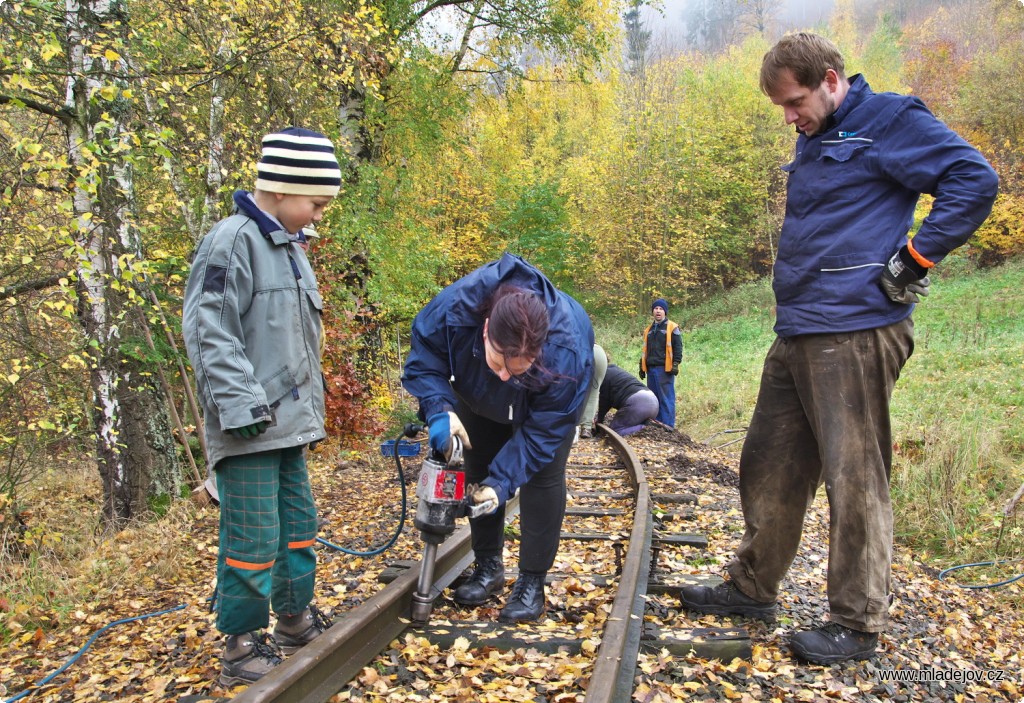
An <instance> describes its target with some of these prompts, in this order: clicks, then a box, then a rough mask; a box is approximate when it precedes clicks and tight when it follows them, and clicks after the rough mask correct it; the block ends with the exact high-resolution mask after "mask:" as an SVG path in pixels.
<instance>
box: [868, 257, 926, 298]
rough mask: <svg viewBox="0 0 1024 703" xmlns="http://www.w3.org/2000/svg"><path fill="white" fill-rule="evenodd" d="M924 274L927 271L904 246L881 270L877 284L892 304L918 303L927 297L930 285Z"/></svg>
mask: <svg viewBox="0 0 1024 703" xmlns="http://www.w3.org/2000/svg"><path fill="white" fill-rule="evenodd" d="M926 272H927V269H925V268H924V267H923V266H921V265H920V264H919V263H917V262H916V261H914V257H913V256H911V254H910V251H909V249H907V246H906V245H905V244H904V245H903V246H902V247H900V250H899V251H897V252H896V253H895V254H893V255H892V258H890V259H889V262H888V263H887V264H886V265H885V267H884V268H883V269H882V277H881V279H879V284H880V285H881V286H882V290H883V291H885V294H886V295H887V296H889V299H890V300H892V301H893V302H896V303H904V304H906V305H910V304H911V303H919V302H921V298H924V297H926V296H927V295H928V286H930V285H931V281H930V280H929V279H928V276H926V275H925V273H926Z"/></svg>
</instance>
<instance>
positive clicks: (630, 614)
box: [584, 425, 654, 703]
mask: <svg viewBox="0 0 1024 703" xmlns="http://www.w3.org/2000/svg"><path fill="white" fill-rule="evenodd" d="M600 428H601V430H602V431H603V432H604V433H605V436H606V437H607V439H608V442H609V444H611V445H612V448H613V449H614V450H615V452H616V453H617V454H618V455H619V458H620V459H621V460H622V463H623V464H625V465H626V472H627V473H628V474H629V477H630V482H631V483H632V484H633V495H634V498H635V503H634V508H633V529H632V532H631V533H630V537H629V547H628V551H627V553H626V561H625V563H624V564H623V567H622V575H621V576H620V578H619V588H618V591H617V593H616V595H615V600H614V601H613V602H612V610H611V613H610V614H609V616H608V622H607V623H606V624H605V629H604V633H603V634H602V635H601V646H600V648H599V649H598V651H597V659H596V660H595V661H594V672H593V674H592V675H591V677H590V683H589V685H588V686H587V695H586V698H585V699H584V700H585V703H613V702H615V703H620V702H621V703H626V702H628V701H630V700H631V699H632V697H633V674H634V670H635V668H636V660H637V655H638V654H639V651H640V637H641V635H642V634H643V622H644V603H645V601H644V596H645V595H646V592H647V578H648V574H649V573H650V564H651V537H652V534H653V531H654V520H653V517H652V513H651V503H650V500H651V496H650V489H649V487H648V485H647V478H646V476H645V475H644V470H643V467H641V465H640V461H639V459H637V457H636V454H635V453H634V452H633V450H632V449H631V448H630V446H629V445H628V444H626V442H625V440H623V438H622V437H620V436H619V435H618V434H616V433H615V432H614V431H613V430H611V429H609V428H608V427H606V426H604V425H600Z"/></svg>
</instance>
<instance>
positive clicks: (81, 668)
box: [0, 430, 1024, 703]
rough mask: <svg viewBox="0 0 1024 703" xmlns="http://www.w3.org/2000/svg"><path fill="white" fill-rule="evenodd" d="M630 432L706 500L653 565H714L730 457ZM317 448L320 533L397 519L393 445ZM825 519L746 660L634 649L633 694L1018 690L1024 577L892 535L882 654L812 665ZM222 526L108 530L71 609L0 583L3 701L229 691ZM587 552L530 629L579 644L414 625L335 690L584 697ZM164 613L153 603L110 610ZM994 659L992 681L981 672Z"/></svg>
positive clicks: (78, 568) (650, 697)
mask: <svg viewBox="0 0 1024 703" xmlns="http://www.w3.org/2000/svg"><path fill="white" fill-rule="evenodd" d="M631 443H632V444H633V446H634V447H635V448H636V449H637V453H638V455H639V456H640V457H641V459H642V461H643V462H644V465H645V468H646V469H647V471H648V472H649V473H650V475H651V476H652V477H654V476H657V475H658V473H659V472H667V473H670V474H673V475H675V476H676V477H677V478H681V479H682V480H683V482H684V483H685V485H686V487H687V490H688V491H689V492H692V493H694V494H696V495H697V496H698V500H699V506H698V509H697V510H695V511H694V513H693V516H692V517H691V518H690V519H689V520H687V521H686V522H685V523H684V524H683V525H682V529H684V530H685V531H689V532H701V533H703V534H705V535H707V537H708V538H709V546H708V548H707V549H706V550H693V549H689V548H678V549H677V550H667V551H666V552H663V553H662V554H661V555H660V557H659V567H660V568H661V569H663V570H675V571H680V572H685V573H706V574H716V575H718V574H720V573H721V571H722V567H723V565H724V564H725V563H726V562H727V561H728V559H729V556H730V555H731V553H732V550H733V549H734V548H735V546H736V543H737V542H738V540H739V537H740V534H741V532H742V518H741V515H740V512H739V503H738V497H737V494H736V488H735V482H736V466H735V455H733V454H726V453H723V452H716V451H714V450H710V449H707V448H706V447H702V446H699V445H695V444H693V443H691V442H689V441H688V440H687V439H686V438H685V437H684V436H682V435H678V434H669V433H666V432H663V431H660V430H645V431H644V432H643V433H641V434H640V435H637V436H635V437H634V438H631ZM601 451H602V450H601V444H600V442H599V440H592V441H585V442H581V443H580V445H579V446H578V447H577V450H576V452H575V458H574V461H579V462H581V463H584V462H586V461H594V458H593V457H594V456H597V455H599V454H600V452H601ZM311 465H312V469H313V475H314V490H315V493H316V496H317V501H318V505H319V508H320V511H321V514H322V516H323V530H322V532H321V537H322V538H324V539H325V540H327V541H329V542H331V543H332V544H335V545H339V546H344V547H347V548H349V549H353V550H367V549H368V548H371V547H374V546H376V545H378V544H380V543H382V542H383V541H384V540H386V539H387V538H388V537H389V536H390V535H391V533H392V532H393V530H394V528H395V525H396V519H397V517H398V514H399V509H398V508H399V506H400V485H399V482H398V481H397V478H396V476H395V468H394V465H393V463H388V462H385V461H383V460H382V459H381V458H380V457H379V456H369V455H367V456H365V457H349V458H348V459H347V460H345V461H337V460H335V459H328V458H327V457H325V456H320V455H314V456H313V457H312V461H311ZM417 465H418V460H415V459H413V460H407V461H406V463H405V467H406V469H407V472H408V473H414V471H415V468H416V466H417ZM410 490H411V487H410ZM591 490H593V489H591ZM48 491H49V492H48V495H47V499H46V501H45V503H42V504H41V505H40V507H39V508H37V509H35V511H34V513H33V514H32V515H30V516H29V517H28V519H29V521H30V523H31V524H32V525H36V526H44V525H50V526H59V525H60V524H61V519H62V516H67V515H72V514H80V513H82V512H85V513H86V514H88V513H95V512H96V511H97V507H96V505H97V500H98V495H99V486H98V484H97V483H96V482H95V481H94V480H93V479H92V477H91V475H89V474H84V475H83V476H82V477H81V479H80V480H76V481H73V482H64V483H62V484H58V485H56V486H52V487H50V488H49V489H48ZM410 500H411V496H410ZM76 511H77V513H76ZM827 519H828V512H827V504H826V503H825V501H824V498H820V499H819V500H818V501H817V502H816V503H815V505H814V508H813V510H812V513H811V514H810V515H809V517H808V520H807V524H806V530H805V537H804V544H803V546H802V549H801V551H800V554H799V556H798V558H797V561H796V563H795V564H794V565H793V568H792V570H791V572H790V576H789V579H788V580H787V582H786V584H785V586H784V592H783V595H782V598H781V611H780V617H779V619H778V621H777V622H776V623H774V624H771V625H765V624H761V623H758V622H756V621H743V624H745V625H747V626H748V628H749V630H750V632H751V635H752V639H753V642H754V655H753V658H752V659H751V660H750V661H739V660H737V661H733V662H719V661H708V660H702V659H698V658H681V657H672V656H668V655H667V654H665V653H660V654H659V653H652V654H647V655H642V656H641V659H640V668H641V670H642V674H641V675H640V677H639V681H638V686H637V689H636V694H635V700H637V701H641V702H643V703H648V702H654V701H675V700H723V699H725V700H740V701H754V700H764V701H768V700H778V701H787V700H801V701H834V700H850V701H883V700H894V701H1002V700H1006V701H1014V702H1017V701H1021V700H1022V696H1024V693H1022V690H1024V682H1022V680H1021V669H1022V666H1021V651H1022V650H1024V618H1022V614H1021V612H1020V611H1019V610H1017V609H1015V608H1014V603H1020V602H1021V585H1022V584H1024V581H1018V582H1017V583H1015V584H1012V585H1010V586H1007V587H1005V588H1002V589H999V590H998V591H990V590H967V589H963V588H960V587H958V586H956V585H954V584H951V583H949V582H947V581H939V580H937V579H936V575H937V574H936V571H935V570H934V569H933V568H931V567H930V566H928V565H927V564H922V563H920V562H919V560H918V559H917V558H916V557H915V555H913V554H911V553H908V552H906V551H904V550H902V549H900V548H897V550H896V559H895V564H894V566H893V577H894V591H895V599H894V603H893V606H892V610H891V617H892V624H891V628H890V630H889V632H888V633H886V634H885V635H884V636H883V637H882V639H881V645H880V652H879V656H878V657H876V658H875V659H873V660H871V661H869V662H858V663H854V664H847V665H835V666H831V667H817V666H806V665H801V664H800V663H798V662H797V661H796V660H794V659H792V658H791V656H790V654H789V651H788V648H787V646H786V638H787V636H788V635H789V634H790V633H791V632H792V631H794V630H795V629H799V628H802V627H807V626H813V625H815V624H818V623H820V622H821V619H822V617H823V615H824V613H825V612H826V609H827V607H826V599H825V593H824V582H825V568H826V556H827V547H826V540H827ZM408 522H409V524H408V525H407V526H406V529H405V530H404V532H403V534H402V535H401V537H400V538H399V539H398V541H397V543H396V544H395V546H394V547H393V548H392V549H390V550H389V551H388V552H386V553H385V554H383V555H381V556H374V557H358V556H351V555H347V554H343V553H340V552H337V551H334V550H332V549H330V548H328V547H322V548H321V550H320V566H319V571H318V584H317V597H316V600H317V603H318V604H319V605H321V606H322V607H324V608H325V609H327V610H329V611H335V612H337V613H343V612H344V611H345V610H346V609H348V608H350V607H351V606H352V605H353V604H354V603H357V602H359V601H361V600H363V599H365V598H366V597H368V596H369V595H372V594H373V593H375V592H376V591H377V590H379V589H380V588H382V587H383V586H382V585H381V584H380V583H379V582H378V581H377V575H378V574H379V572H380V571H381V570H382V569H383V568H384V567H385V566H386V565H387V564H388V563H390V562H393V561H396V560H399V559H418V558H419V555H420V550H421V545H420V543H419V540H418V539H417V537H416V534H415V530H414V528H413V527H412V525H411V515H410V516H409V521H408ZM53 529H57V528H53ZM673 529H675V528H673ZM216 542H217V512H216V509H215V508H205V509H195V508H192V507H188V506H184V505H181V506H177V507H176V508H175V509H174V510H172V512H171V513H170V515H168V516H167V517H165V518H164V519H163V520H161V521H159V522H158V523H154V524H148V525H140V526H138V527H136V528H134V529H130V530H126V531H124V532H122V533H120V534H118V535H117V536H116V537H114V538H108V539H102V538H100V537H97V539H96V542H95V545H94V548H92V549H91V550H90V551H89V552H88V554H87V555H86V556H84V557H81V558H78V559H77V560H76V563H74V564H68V565H66V567H65V574H66V578H67V579H68V580H69V582H72V583H70V584H69V588H70V587H73V588H72V590H73V591H74V592H77V593H81V594H82V596H81V598H80V601H79V602H77V603H74V604H73V605H72V607H67V604H66V603H64V602H62V601H61V600H60V599H57V598H54V599H52V600H48V597H47V594H46V593H41V594H38V597H37V598H36V599H35V600H34V601H33V602H32V603H33V604H32V605H31V606H18V607H14V606H12V605H11V602H12V600H14V599H11V598H9V597H5V595H4V594H0V624H2V625H3V627H4V628H5V629H6V630H7V631H8V632H11V633H13V636H12V637H11V639H10V641H8V642H7V643H6V644H5V645H3V647H2V648H0V698H3V699H4V701H5V702H6V701H7V700H9V699H10V698H12V697H15V696H17V695H19V694H20V693H21V692H22V691H24V690H26V688H27V687H31V686H34V685H38V684H39V683H40V682H42V681H43V680H44V679H45V678H47V677H52V678H51V679H50V680H49V681H47V682H46V683H45V684H44V685H42V686H41V687H40V688H39V689H37V690H34V691H33V692H32V693H31V695H28V696H25V697H24V698H22V700H30V701H71V700H76V701H108V700H124V701H164V700H176V699H180V698H182V697H184V696H188V695H211V696H229V695H231V693H232V692H231V691H225V690H223V689H221V688H220V687H219V686H218V685H217V684H216V678H217V675H218V672H219V662H218V655H219V651H220V636H219V634H218V633H217V632H216V630H215V628H214V627H213V615H211V614H210V613H209V612H208V599H209V596H210V595H211V593H212V588H213V580H214V568H215V561H216ZM513 546H514V543H513ZM587 549H591V550H593V549H594V547H592V546H590V547H587ZM576 550H577V547H576V546H573V547H570V546H569V545H568V543H564V544H563V549H562V550H560V553H559V562H558V564H556V569H557V570H559V571H563V572H565V573H573V574H578V576H574V577H572V578H567V579H565V580H564V581H563V582H561V583H559V584H556V585H554V586H552V587H551V588H550V589H549V598H548V600H549V605H550V615H549V617H548V618H547V619H546V620H545V621H544V622H542V623H540V624H538V625H535V626H532V629H533V630H534V631H535V632H536V633H537V637H538V638H544V637H549V636H553V635H555V634H557V636H565V635H566V633H572V636H574V637H575V638H576V639H578V640H579V641H581V642H582V645H581V648H580V651H579V654H576V655H571V654H569V653H564V652H563V653H561V654H554V655H552V654H543V653H540V652H538V651H536V650H533V649H530V648H527V649H523V650H519V651H514V652H510V653H505V652H498V651H496V650H490V651H484V652H481V651H480V650H475V649H472V648H470V647H468V646H467V645H466V643H465V642H462V641H456V642H455V644H454V645H453V646H451V647H449V648H447V649H441V648H439V647H437V646H436V645H431V644H430V643H429V642H427V641H426V640H425V639H423V638H421V637H419V636H417V635H416V634H414V633H410V634H407V635H404V636H403V637H402V638H401V639H400V640H396V641H395V642H394V643H393V646H392V648H391V649H390V650H389V651H388V652H386V653H385V654H384V655H383V657H382V658H381V660H380V661H379V662H378V663H377V664H375V665H374V666H371V667H367V668H366V669H364V671H363V674H362V676H361V677H359V680H358V681H357V682H355V683H354V684H353V685H352V686H350V687H349V688H348V689H347V690H346V691H344V692H342V693H341V694H340V695H339V696H337V699H338V700H362V701H367V702H369V701H388V700H391V701H406V700H422V701H445V700H451V701H467V702H468V701H485V700H491V701H506V700H507V701H513V700H529V701H577V700H579V701H581V700H583V696H584V689H585V685H586V680H587V677H588V675H589V670H590V662H591V661H592V655H593V652H594V651H595V650H596V648H597V647H598V646H599V644H600V627H599V625H600V621H601V620H602V619H603V613H602V612H600V610H598V612H590V613H588V612H581V611H579V610H578V609H576V608H574V606H573V604H574V603H575V602H577V599H581V598H582V596H583V591H586V590H587V589H591V588H593V586H591V585H590V584H589V582H588V580H587V577H588V575H589V574H590V573H593V572H594V571H598V572H600V571H601V570H602V569H608V568H610V567H609V566H608V564H609V560H613V559H614V556H611V555H609V554H608V553H603V552H602V553H600V554H597V553H593V552H587V551H582V552H578V551H576ZM3 563H4V565H5V567H9V568H12V569H20V570H23V571H24V573H25V574H31V570H32V569H33V568H36V567H35V566H34V564H33V561H32V559H31V558H30V556H25V557H24V558H22V559H21V560H20V561H19V560H18V559H14V558H9V559H6V560H5V561H4V562H3ZM513 563H514V562H513ZM112 575H113V576H112ZM499 606H500V603H494V604H493V607H492V606H491V605H488V606H485V607H481V608H478V609H476V611H475V612H473V613H469V614H468V615H470V616H472V617H475V618H478V619H481V620H494V619H496V616H497V609H498V607H499ZM449 607H450V604H448V603H445V602H441V601H439V603H438V605H437V608H436V612H435V614H436V615H438V616H439V617H444V616H446V615H448V614H450V615H451V617H453V618H454V617H460V618H464V617H466V616H467V613H465V612H459V611H457V610H456V609H454V608H452V609H451V610H450V611H449V610H446V608H449ZM171 609H174V610H171ZM163 611H169V612H166V613H163ZM154 613H162V614H155V615H152V617H148V618H146V619H143V620H131V621H128V622H124V623H122V624H117V625H113V626H110V625H111V623H115V622H118V621H121V620H130V619H132V618H138V617H140V616H144V615H150V614H154ZM648 617H649V619H652V620H658V621H659V622H660V623H661V624H664V625H665V626H670V627H691V626H713V625H718V626H722V625H724V626H730V625H732V624H733V623H731V622H730V621H729V620H728V619H720V618H715V617H710V616H708V617H702V618H699V619H691V615H690V614H688V613H687V612H686V611H681V610H680V608H679V604H678V602H674V601H673V600H672V599H671V598H667V597H665V598H662V597H658V598H654V597H652V598H651V599H650V607H649V615H648ZM108 626H110V627H109V629H107V630H105V631H102V633H101V634H98V636H97V633H100V632H101V630H102V629H103V628H104V627H108ZM94 636H95V641H94V643H93V644H92V646H91V647H90V648H89V649H88V650H87V651H86V652H85V653H84V654H83V655H82V656H81V657H80V658H78V659H77V660H76V661H74V663H72V664H71V665H70V666H68V667H67V668H66V669H65V670H64V671H62V672H60V673H59V674H57V675H54V672H56V671H57V670H58V668H59V667H61V666H63V665H65V664H67V662H68V661H69V658H71V657H73V656H74V655H75V654H76V652H78V650H79V648H81V647H82V646H83V645H84V644H86V642H87V641H88V640H89V639H90V638H92V637H94ZM908 669H915V670H918V671H920V672H922V673H923V674H924V675H925V676H927V677H929V678H930V679H931V680H930V681H924V682H917V683H889V682H886V681H885V680H884V678H885V676H886V673H885V672H886V671H887V670H908ZM985 677H988V678H989V680H976V679H978V678H982V679H984V678H985ZM967 678H970V679H971V680H970V681H966V680H965V679H967ZM996 678H999V680H995V679H996Z"/></svg>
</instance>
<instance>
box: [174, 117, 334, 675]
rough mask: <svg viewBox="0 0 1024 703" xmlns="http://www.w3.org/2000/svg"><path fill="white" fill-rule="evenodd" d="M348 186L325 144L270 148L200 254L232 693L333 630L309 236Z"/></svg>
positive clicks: (190, 301)
mask: <svg viewBox="0 0 1024 703" xmlns="http://www.w3.org/2000/svg"><path fill="white" fill-rule="evenodd" d="M340 184H341V170H340V168H339V166H338V162H337V160H336V159H335V156H334V147H333V146H332V144H331V142H330V141H328V140H327V139H326V138H325V137H324V136H323V135H321V134H318V133H316V132H311V131H309V130H305V129H299V128H294V127H290V128H288V129H285V130H283V131H282V132H280V133H276V134H269V135H267V136H266V137H264V139H263V153H262V157H261V159H260V161H259V163H258V164H257V180H256V188H255V191H254V192H253V193H248V192H245V191H238V192H236V193H235V195H234V213H233V214H232V215H231V216H230V217H228V218H226V219H224V220H221V221H220V222H218V223H217V224H216V225H215V226H214V227H213V229H212V230H210V232H209V233H208V234H207V235H206V236H205V237H204V238H203V239H202V240H201V241H200V243H199V246H198V248H197V250H196V253H195V259H194V261H193V264H192V270H191V273H190V275H189V280H188V285H187V287H186V290H185V302H184V310H183V315H182V332H183V335H184V339H185V345H186V349H187V351H188V356H189V359H190V361H191V362H192V368H193V369H194V371H195V376H196V385H197V386H198V389H199V396H200V398H201V400H202V405H203V412H204V415H205V419H206V442H207V447H208V450H209V454H210V456H209V462H210V465H211V466H213V467H214V474H215V476H216V483H217V491H218V497H219V499H220V549H219V552H218V556H217V604H218V609H217V629H218V630H220V631H221V632H222V633H224V635H225V636H226V638H225V645H224V653H223V657H222V660H221V661H222V668H221V675H220V683H221V684H222V685H224V686H234V685H238V684H249V683H252V682H253V681H256V680H258V679H259V678H260V677H262V676H263V675H264V674H266V673H267V672H268V671H270V670H271V669H273V667H275V666H276V665H277V664H279V663H280V662H281V652H282V650H283V652H284V653H286V654H288V653H291V652H293V651H294V650H296V649H298V648H300V647H302V646H304V645H306V644H308V643H309V642H311V641H312V640H314V639H316V637H318V636H319V635H320V634H321V633H322V632H323V631H324V630H325V629H326V628H327V627H329V626H330V622H329V621H328V620H327V618H326V617H324V615H323V614H322V613H321V612H320V611H319V610H317V608H316V607H315V606H313V605H310V602H311V601H312V599H313V585H314V579H315V572H316V555H315V554H314V551H313V545H314V542H315V539H316V530H317V519H316V508H315V506H314V504H313V494H312V491H311V489H310V484H309V474H308V473H307V471H306V460H305V454H304V452H305V447H306V445H308V444H310V443H311V442H319V441H320V440H322V439H323V438H324V434H325V432H324V392H323V389H324V386H323V381H322V378H321V374H320V317H321V311H322V308H323V303H322V300H321V298H320V293H319V291H318V290H317V283H316V277H315V276H314V275H313V270H312V269H311V268H310V265H309V262H308V261H307V259H306V255H305V252H304V251H303V249H302V248H301V247H300V246H299V239H301V238H300V237H297V235H298V234H299V233H300V232H301V231H302V228H303V227H306V226H308V225H311V224H313V223H315V222H319V221H320V219H321V218H322V217H323V213H324V209H325V208H326V207H327V205H328V203H330V202H331V199H332V198H333V197H334V196H335V195H336V194H337V192H338V190H339V187H340ZM271 608H273V610H274V612H275V613H276V614H277V625H276V627H275V628H274V634H273V635H272V636H271V635H269V634H267V633H265V632H264V630H265V629H266V628H267V627H268V626H269V624H270V610H271ZM279 647H280V649H279Z"/></svg>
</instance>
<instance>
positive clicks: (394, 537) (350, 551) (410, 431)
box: [316, 424, 423, 557]
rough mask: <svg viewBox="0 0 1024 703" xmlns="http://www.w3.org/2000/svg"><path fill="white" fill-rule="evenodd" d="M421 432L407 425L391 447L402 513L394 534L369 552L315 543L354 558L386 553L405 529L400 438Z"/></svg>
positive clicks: (414, 426) (403, 476)
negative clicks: (399, 453) (400, 490)
mask: <svg viewBox="0 0 1024 703" xmlns="http://www.w3.org/2000/svg"><path fill="white" fill-rule="evenodd" d="M422 431H423V425H415V424H408V425H406V426H405V429H403V430H402V434H400V435H398V437H396V438H395V443H394V445H393V447H392V450H393V451H392V455H393V456H394V457H395V466H396V467H397V469H398V485H399V486H401V487H402V512H401V515H400V516H399V518H398V527H397V528H396V529H395V534H393V535H392V536H391V539H389V540H388V541H387V542H385V543H384V544H382V545H381V546H380V547H375V548H374V549H371V550H369V551H365V552H360V551H356V550H354V549H347V548H345V547H340V546H338V545H337V544H332V543H330V542H328V541H327V540H325V539H323V538H321V537H317V538H316V541H317V542H319V543H320V544H322V545H324V546H326V547H330V548H331V549H334V550H336V551H339V552H341V553H342V554H351V555H352V556H356V557H372V556H376V555H378V554H380V553H381V552H384V551H387V550H388V549H390V548H391V547H392V545H394V543H395V542H397V541H398V538H399V537H400V536H401V535H402V530H403V529H405V518H406V514H407V512H408V496H407V493H406V490H405V473H404V472H403V471H402V460H401V459H399V458H398V445H399V443H400V442H401V440H402V437H415V436H416V435H417V434H419V433H420V432H422Z"/></svg>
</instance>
